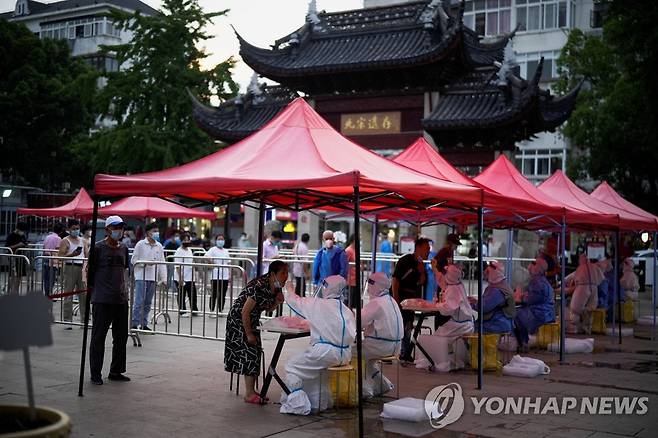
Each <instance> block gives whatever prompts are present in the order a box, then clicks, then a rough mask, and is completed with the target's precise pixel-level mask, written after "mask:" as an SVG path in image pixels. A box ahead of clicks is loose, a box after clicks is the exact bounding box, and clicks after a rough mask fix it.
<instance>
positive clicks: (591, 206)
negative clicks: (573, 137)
mask: <svg viewBox="0 0 658 438" xmlns="http://www.w3.org/2000/svg"><path fill="white" fill-rule="evenodd" d="M539 190H541V191H542V192H544V193H545V194H547V195H548V196H550V197H552V198H554V199H559V200H560V202H561V203H562V204H564V205H567V206H569V207H570V208H572V209H577V210H583V211H591V212H592V214H593V215H606V216H605V217H615V216H616V219H615V222H614V226H615V227H617V228H619V229H623V230H643V229H650V230H655V229H656V225H657V224H656V221H655V220H651V219H649V218H647V217H643V216H638V215H636V214H633V213H629V212H628V211H626V210H622V209H620V208H617V207H615V206H613V205H610V204H607V203H605V202H603V201H600V200H598V199H596V198H594V197H592V196H590V195H589V194H587V193H586V192H584V191H583V190H581V189H580V188H579V187H578V186H577V185H576V184H574V182H573V181H571V180H570V179H569V178H568V177H567V176H566V175H565V174H564V172H562V171H561V170H557V171H556V172H555V173H553V175H551V177H550V178H548V179H547V180H546V181H544V182H543V183H541V184H540V185H539ZM592 219H593V220H595V218H594V217H592Z"/></svg>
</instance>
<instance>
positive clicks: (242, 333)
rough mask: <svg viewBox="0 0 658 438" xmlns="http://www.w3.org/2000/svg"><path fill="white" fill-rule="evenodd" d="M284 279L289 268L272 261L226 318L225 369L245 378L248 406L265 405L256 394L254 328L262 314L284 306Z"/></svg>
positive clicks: (257, 357)
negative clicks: (250, 404)
mask: <svg viewBox="0 0 658 438" xmlns="http://www.w3.org/2000/svg"><path fill="white" fill-rule="evenodd" d="M287 280H288V265H286V264H285V263H284V262H282V261H280V260H275V261H274V262H272V263H271V264H270V267H269V272H268V273H267V274H265V275H263V276H261V277H258V278H255V279H253V280H251V281H250V282H249V283H248V284H247V286H246V287H245V288H244V289H243V290H242V292H241V293H240V295H239V296H238V298H237V299H236V300H235V302H234V303H233V306H232V307H231V311H230V312H229V314H228V318H227V319H226V342H225V347H224V369H226V371H228V372H231V373H236V374H242V375H243V376H244V381H245V386H246V394H245V397H244V401H245V402H247V403H256V404H260V403H263V402H264V401H263V400H261V399H260V397H259V396H258V394H257V393H256V391H255V384H256V377H257V376H258V374H259V373H260V355H261V350H262V347H261V342H260V335H259V333H258V331H257V330H256V327H257V326H258V325H259V323H260V314H261V313H263V312H264V311H272V310H274V309H276V307H277V306H278V305H279V304H281V303H283V294H282V293H281V289H282V288H283V285H284V284H285V283H286V281H287Z"/></svg>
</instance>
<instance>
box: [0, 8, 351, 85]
mask: <svg viewBox="0 0 658 438" xmlns="http://www.w3.org/2000/svg"><path fill="white" fill-rule="evenodd" d="M142 1H144V3H147V4H148V5H149V6H151V7H153V8H155V9H159V8H160V5H161V4H162V2H161V1H158V0H142ZM41 2H42V3H53V1H52V0H41ZM308 3H309V0H199V4H200V5H201V7H203V9H204V10H206V11H207V12H216V11H221V10H224V9H229V12H228V14H227V15H226V16H223V17H218V18H215V20H214V22H213V25H211V26H208V27H207V29H206V31H207V33H208V35H211V36H213V38H212V39H209V40H206V41H204V42H203V43H202V47H203V48H204V49H205V51H206V52H207V53H208V54H209V55H210V56H209V57H208V58H207V59H206V61H205V63H204V64H203V66H204V67H211V66H213V65H216V64H217V63H219V62H221V61H223V60H225V59H227V58H228V57H230V56H233V57H234V58H235V59H236V60H237V61H238V62H237V64H236V66H235V68H234V69H233V79H234V80H235V81H236V82H237V83H238V84H239V85H240V89H241V91H245V90H246V87H247V85H249V81H250V79H251V76H252V74H253V71H252V70H251V69H250V68H249V66H247V65H246V64H244V63H243V62H242V60H241V59H240V55H239V54H238V52H239V45H238V40H237V38H236V37H235V34H234V33H233V29H231V25H233V27H235V29H236V30H237V31H238V32H239V33H240V35H241V36H242V37H243V38H244V39H245V40H247V41H248V42H249V43H251V44H253V45H255V46H258V47H264V48H267V47H269V46H270V45H271V44H273V43H274V41H275V40H277V39H279V38H281V37H283V36H285V35H288V34H289V33H291V32H293V31H294V30H296V29H297V28H299V27H300V26H302V25H303V24H304V20H305V17H306V12H307V10H308ZM15 4H16V1H15V0H0V12H5V11H11V10H13V9H14V5H15ZM361 7H363V0H317V9H318V11H321V10H326V11H327V12H332V11H343V10H349V9H358V8H361Z"/></svg>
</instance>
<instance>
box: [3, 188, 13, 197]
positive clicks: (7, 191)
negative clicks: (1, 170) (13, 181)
mask: <svg viewBox="0 0 658 438" xmlns="http://www.w3.org/2000/svg"><path fill="white" fill-rule="evenodd" d="M10 196H11V189H4V190H3V191H2V197H3V198H8V197H10Z"/></svg>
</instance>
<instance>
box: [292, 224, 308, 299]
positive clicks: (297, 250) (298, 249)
mask: <svg viewBox="0 0 658 438" xmlns="http://www.w3.org/2000/svg"><path fill="white" fill-rule="evenodd" d="M309 240H311V236H310V235H309V234H308V233H304V234H302V237H301V238H300V239H299V240H298V241H297V243H295V246H294V247H293V248H292V253H293V255H295V256H297V257H305V256H307V255H308V241H309ZM309 272H310V269H309V266H308V264H307V263H302V262H295V263H293V264H292V274H293V277H295V293H296V294H297V295H300V296H302V297H303V296H305V295H306V278H307V277H308V276H309Z"/></svg>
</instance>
